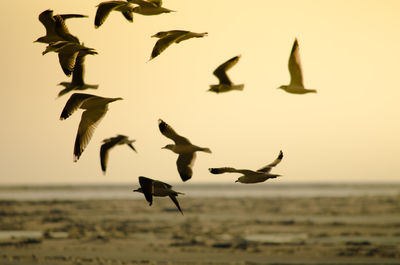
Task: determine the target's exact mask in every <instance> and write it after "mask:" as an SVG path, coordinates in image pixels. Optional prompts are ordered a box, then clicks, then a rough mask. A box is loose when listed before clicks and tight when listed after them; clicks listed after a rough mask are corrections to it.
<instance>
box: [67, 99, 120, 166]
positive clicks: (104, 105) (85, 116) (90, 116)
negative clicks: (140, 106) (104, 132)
mask: <svg viewBox="0 0 400 265" xmlns="http://www.w3.org/2000/svg"><path fill="white" fill-rule="evenodd" d="M116 100H122V98H104V97H99V96H95V95H91V94H84V93H74V94H72V95H71V97H70V98H69V99H68V101H67V103H66V104H65V107H64V109H63V110H62V112H61V116H60V119H61V120H64V119H67V118H68V117H69V116H71V115H72V113H74V112H75V111H76V110H77V109H84V110H85V111H84V112H83V113H82V117H81V121H80V123H79V127H78V132H77V135H76V138H75V144H74V162H76V161H78V160H79V157H80V156H81V154H82V153H83V151H84V150H85V148H86V146H87V145H88V144H89V142H90V139H91V138H92V135H93V133H94V131H95V129H96V127H97V125H98V124H99V123H100V121H101V119H102V118H103V117H104V115H105V114H106V113H107V110H108V104H109V103H111V102H114V101H116Z"/></svg>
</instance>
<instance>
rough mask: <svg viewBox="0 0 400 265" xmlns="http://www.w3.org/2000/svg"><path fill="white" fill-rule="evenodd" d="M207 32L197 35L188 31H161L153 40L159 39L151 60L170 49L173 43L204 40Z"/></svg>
mask: <svg viewBox="0 0 400 265" xmlns="http://www.w3.org/2000/svg"><path fill="white" fill-rule="evenodd" d="M207 34H208V33H207V32H203V33H195V32H190V31H187V30H170V31H160V32H158V33H156V34H154V35H153V36H151V37H153V38H159V40H158V41H157V42H156V44H155V45H154V47H153V51H152V52H151V56H150V60H152V59H154V58H155V57H157V56H158V55H160V54H161V53H162V52H163V51H164V50H165V49H166V48H168V47H169V46H170V45H171V44H172V43H180V42H181V41H184V40H187V39H190V38H202V37H205V36H207Z"/></svg>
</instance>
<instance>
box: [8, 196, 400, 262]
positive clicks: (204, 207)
mask: <svg viewBox="0 0 400 265" xmlns="http://www.w3.org/2000/svg"><path fill="white" fill-rule="evenodd" d="M179 199H180V204H181V207H182V209H183V212H184V216H182V215H181V214H180V213H179V212H178V211H177V209H176V208H175V206H174V205H173V203H172V201H171V200H169V199H168V198H156V199H155V201H154V204H153V206H151V207H150V206H148V204H147V203H146V202H145V200H144V198H140V199H138V198H134V199H132V200H127V199H118V200H39V201H15V200H2V201H0V264H4V265H11V264H12V265H22V264H24V265H30V264H53V265H69V264H82V265H83V264H85V265H86V264H87V265H92V264H227V265H228V264H229V265H231V264H232V265H233V264H240V265H253V264H254V265H255V264H400V195H393V196H392V195H388V196H352V197H341V198H331V197H315V198H314V197H311V198H308V197H300V198H190V197H189V196H186V197H185V196H182V197H179Z"/></svg>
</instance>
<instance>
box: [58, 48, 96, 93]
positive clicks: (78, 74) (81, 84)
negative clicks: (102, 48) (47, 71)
mask: <svg viewBox="0 0 400 265" xmlns="http://www.w3.org/2000/svg"><path fill="white" fill-rule="evenodd" d="M85 56H86V54H85V55H82V56H79V53H78V56H77V57H76V60H75V65H74V70H73V72H72V81H71V82H61V83H59V84H58V85H60V86H64V87H65V88H64V89H63V90H61V91H60V92H59V93H58V96H59V97H61V96H62V95H65V94H66V93H68V92H70V91H72V90H85V89H89V88H92V89H97V88H98V87H99V85H90V84H86V83H85V81H84V80H83V75H84V73H85Z"/></svg>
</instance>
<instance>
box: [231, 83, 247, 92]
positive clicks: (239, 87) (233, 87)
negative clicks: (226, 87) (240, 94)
mask: <svg viewBox="0 0 400 265" xmlns="http://www.w3.org/2000/svg"><path fill="white" fill-rule="evenodd" d="M243 88H244V84H240V85H235V86H232V89H234V90H239V91H242V90H243Z"/></svg>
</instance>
